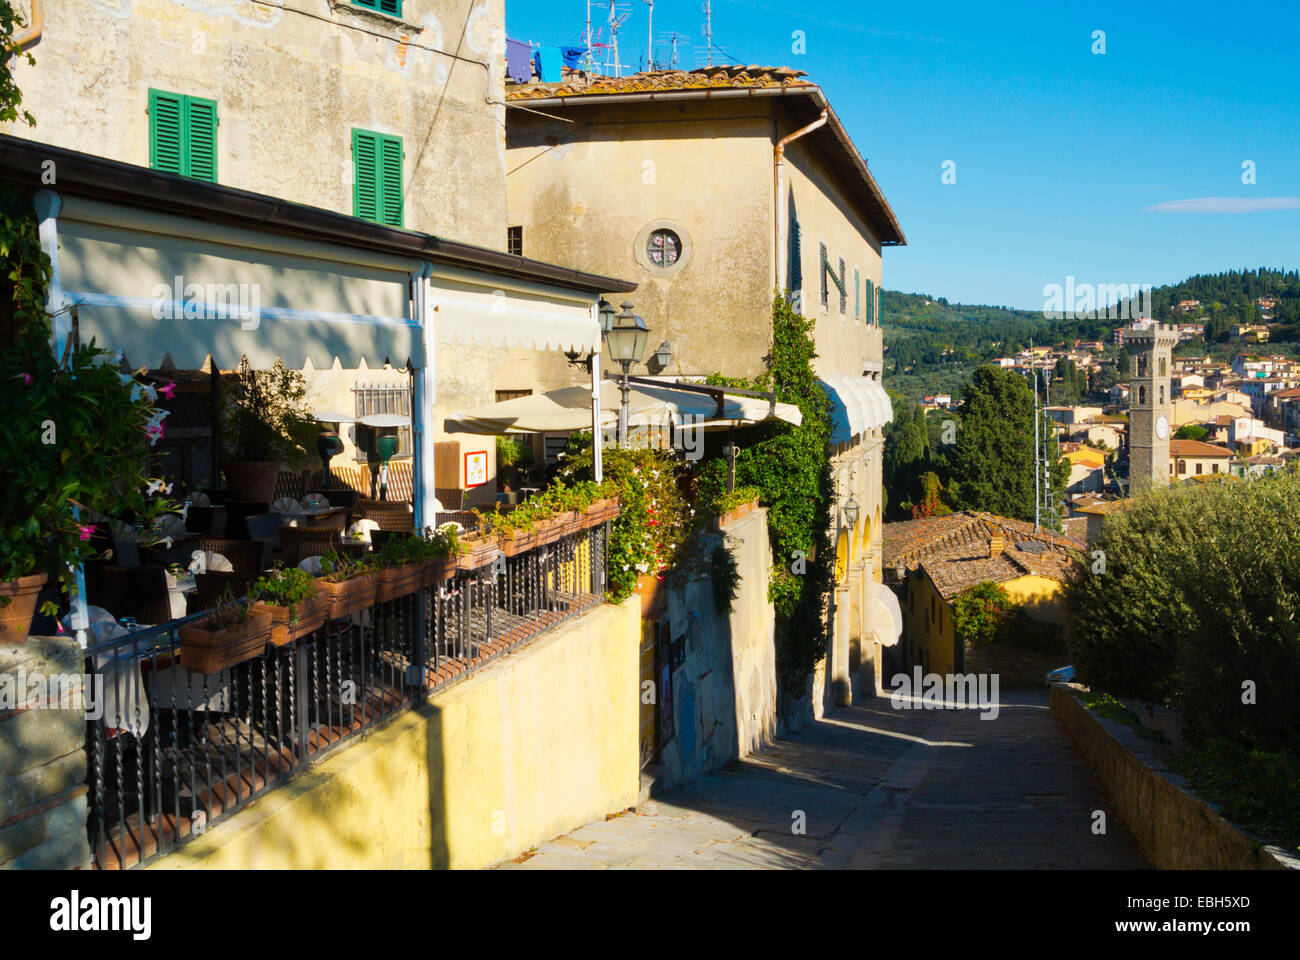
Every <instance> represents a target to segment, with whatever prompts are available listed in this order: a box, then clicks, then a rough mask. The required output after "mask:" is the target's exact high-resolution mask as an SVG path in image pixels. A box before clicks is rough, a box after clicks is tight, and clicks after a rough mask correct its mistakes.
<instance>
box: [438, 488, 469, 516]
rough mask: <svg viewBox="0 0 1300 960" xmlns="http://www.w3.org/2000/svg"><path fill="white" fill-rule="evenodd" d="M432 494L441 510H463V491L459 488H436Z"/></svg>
mask: <svg viewBox="0 0 1300 960" xmlns="http://www.w3.org/2000/svg"><path fill="white" fill-rule="evenodd" d="M433 492H434V495H435V496H437V498H438V502H439V503H441V504H442V509H444V510H448V511H455V510H464V509H465V491H464V490H462V489H460V488H459V487H437V488H435V489H434V491H433Z"/></svg>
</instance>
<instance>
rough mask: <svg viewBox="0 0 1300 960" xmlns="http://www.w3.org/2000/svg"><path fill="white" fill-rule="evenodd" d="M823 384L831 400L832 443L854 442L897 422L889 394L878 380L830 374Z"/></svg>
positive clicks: (826, 376)
mask: <svg viewBox="0 0 1300 960" xmlns="http://www.w3.org/2000/svg"><path fill="white" fill-rule="evenodd" d="M821 381H822V383H823V384H825V385H826V391H827V393H828V394H829V396H830V401H831V443H850V442H852V441H853V440H854V439H855V438H857V437H860V436H861V435H862V434H864V433H866V432H867V431H868V430H874V429H876V428H878V427H883V426H884V425H885V424H887V423H889V422H890V421H891V420H893V419H894V407H893V404H891V403H890V402H889V394H887V393H886V392H885V388H884V387H883V386H881V384H880V381H879V380H876V379H875V378H874V377H855V376H851V375H849V374H842V373H828V374H826V375H824V376H823V377H822V378H821Z"/></svg>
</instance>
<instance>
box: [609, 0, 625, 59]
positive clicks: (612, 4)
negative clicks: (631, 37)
mask: <svg viewBox="0 0 1300 960" xmlns="http://www.w3.org/2000/svg"><path fill="white" fill-rule="evenodd" d="M619 6H624V7H625V6H626V4H619V3H617V2H616V0H609V45H610V48H611V52H612V53H613V54H614V76H616V77H621V76H622V75H623V70H622V67H621V66H620V64H619V62H618V28H619V27H621V26H622V25H623V21H624V20H626V19H627V17H628V15H627V14H626V13H624V14H622V15H619V14H618V13H617V8H618V7H619Z"/></svg>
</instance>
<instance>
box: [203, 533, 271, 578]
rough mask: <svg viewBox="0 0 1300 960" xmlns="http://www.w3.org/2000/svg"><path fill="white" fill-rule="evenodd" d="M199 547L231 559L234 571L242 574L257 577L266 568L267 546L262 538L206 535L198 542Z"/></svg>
mask: <svg viewBox="0 0 1300 960" xmlns="http://www.w3.org/2000/svg"><path fill="white" fill-rule="evenodd" d="M197 549H199V550H206V551H209V552H211V553H219V554H221V555H222V556H223V557H225V558H226V559H227V560H229V561H230V566H231V568H232V570H233V572H234V573H237V574H239V575H241V576H245V577H249V578H254V579H255V578H256V577H257V576H258V574H260V573H261V572H262V570H263V569H264V559H265V549H266V548H265V546H264V545H263V543H262V541H261V540H221V539H217V538H216V537H204V538H203V539H201V540H200V541H199V542H198V547H197ZM227 572H230V571H227Z"/></svg>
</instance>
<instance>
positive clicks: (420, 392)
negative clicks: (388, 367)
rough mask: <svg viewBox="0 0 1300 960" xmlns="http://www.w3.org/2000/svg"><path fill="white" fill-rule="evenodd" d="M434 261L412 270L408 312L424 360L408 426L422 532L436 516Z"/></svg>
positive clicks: (414, 380)
mask: <svg viewBox="0 0 1300 960" xmlns="http://www.w3.org/2000/svg"><path fill="white" fill-rule="evenodd" d="M431 276H433V264H432V263H430V262H429V261H428V260H423V261H421V262H420V269H419V270H417V271H415V272H414V273H412V274H411V284H412V286H411V313H412V315H413V318H414V319H415V320H417V321H419V324H420V337H421V339H422V342H423V346H424V350H423V353H424V363H423V364H421V365H420V366H418V367H416V368H415V369H414V370H412V371H411V373H412V377H411V381H412V382H411V428H412V430H413V432H414V436H413V439H414V441H415V476H416V484H415V491H414V493H415V522H416V529H417V530H419V531H420V532H423V531H424V529H425V528H426V527H431V526H433V525H434V524H435V523H436V522H437V519H438V516H437V506H436V498H437V493H436V490H437V485H436V482H435V477H434V473H433V462H434V456H433V435H434V424H433V408H434V404H435V403H436V402H437V386H436V382H435V379H434V375H435V371H436V364H437V354H436V352H435V351H436V345H437V337H436V336H435V329H434V326H435V324H434V317H435V310H434V309H433V305H432V304H430V302H429V299H430V298H429V278H430V277H431Z"/></svg>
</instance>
